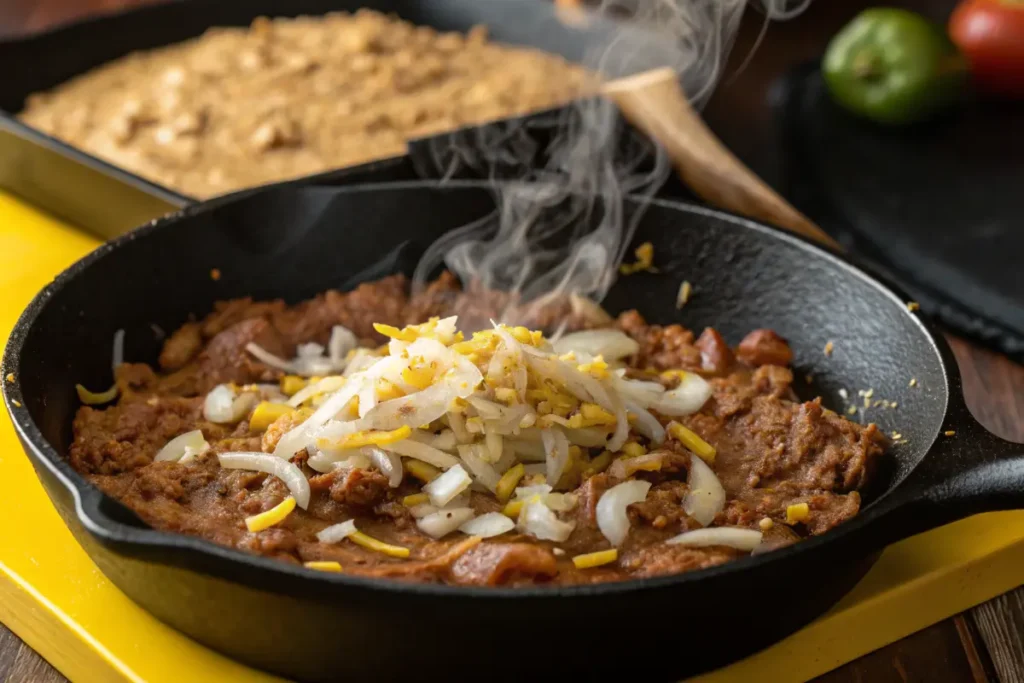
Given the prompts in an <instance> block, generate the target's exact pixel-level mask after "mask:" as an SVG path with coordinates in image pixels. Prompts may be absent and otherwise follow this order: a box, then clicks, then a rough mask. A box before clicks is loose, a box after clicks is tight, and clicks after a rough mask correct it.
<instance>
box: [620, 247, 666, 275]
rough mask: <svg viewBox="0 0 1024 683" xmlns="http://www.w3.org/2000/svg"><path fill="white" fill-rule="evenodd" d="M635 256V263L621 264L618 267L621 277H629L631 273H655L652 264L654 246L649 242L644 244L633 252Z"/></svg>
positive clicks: (655, 269) (655, 270) (656, 270)
mask: <svg viewBox="0 0 1024 683" xmlns="http://www.w3.org/2000/svg"><path fill="white" fill-rule="evenodd" d="M633 253H634V254H635V255H636V263H623V264H622V265H621V266H619V272H620V273H622V274H623V275H630V274H632V273H639V272H640V271H643V270H646V271H648V272H651V273H657V272H658V269H657V268H655V267H654V266H653V265H652V264H653V263H654V245H653V244H651V243H650V242H644V243H643V244H641V245H640V246H639V247H637V248H636V251H635V252H633Z"/></svg>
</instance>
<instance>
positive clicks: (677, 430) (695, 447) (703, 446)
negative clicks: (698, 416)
mask: <svg viewBox="0 0 1024 683" xmlns="http://www.w3.org/2000/svg"><path fill="white" fill-rule="evenodd" d="M668 433H669V435H671V436H672V438H673V439H675V440H676V441H678V442H679V443H681V444H683V445H684V446H686V447H687V448H688V449H689V450H691V451H693V452H694V453H695V454H696V455H697V457H699V458H700V459H701V460H703V461H704V462H706V463H707V464H709V465H711V464H713V463H714V462H715V454H716V453H717V451H715V447H714V446H712V445H711V444H709V443H708V442H707V441H705V440H704V439H702V438H700V437H699V436H697V434H696V433H695V432H693V431H692V430H690V429H688V428H687V427H684V426H683V425H681V424H679V423H678V422H676V421H674V420H673V421H672V422H669V423H668Z"/></svg>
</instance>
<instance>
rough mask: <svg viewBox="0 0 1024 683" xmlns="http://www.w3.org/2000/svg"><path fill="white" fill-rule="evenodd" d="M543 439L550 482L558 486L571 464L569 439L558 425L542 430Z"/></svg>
mask: <svg viewBox="0 0 1024 683" xmlns="http://www.w3.org/2000/svg"><path fill="white" fill-rule="evenodd" d="M541 440H542V441H543V443H544V451H545V454H546V456H547V478H548V482H550V483H551V485H552V486H557V485H558V481H559V480H560V479H561V478H562V474H563V473H564V472H565V468H566V466H567V465H568V464H569V440H568V439H567V438H565V434H564V433H563V432H562V430H561V429H558V428H557V427H552V428H550V429H545V430H544V431H543V432H541Z"/></svg>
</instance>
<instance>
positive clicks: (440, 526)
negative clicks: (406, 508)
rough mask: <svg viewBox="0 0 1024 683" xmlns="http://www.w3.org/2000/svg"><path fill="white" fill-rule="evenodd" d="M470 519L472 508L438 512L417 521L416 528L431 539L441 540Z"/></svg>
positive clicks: (471, 517)
mask: <svg viewBox="0 0 1024 683" xmlns="http://www.w3.org/2000/svg"><path fill="white" fill-rule="evenodd" d="M471 519H473V509H472V508H452V509H449V510H438V511H437V512H434V513H432V514H429V515H427V516H425V517H420V518H419V519H417V520H416V527H417V528H418V529H419V530H420V531H422V532H423V533H425V534H426V535H427V536H430V537H431V538H441V537H442V536H447V535H448V534H450V533H451V532H453V531H455V530H456V529H458V528H459V527H460V526H462V525H463V524H465V523H466V522H468V521H469V520H471Z"/></svg>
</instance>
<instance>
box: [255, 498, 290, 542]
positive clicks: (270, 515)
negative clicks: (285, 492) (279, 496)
mask: <svg viewBox="0 0 1024 683" xmlns="http://www.w3.org/2000/svg"><path fill="white" fill-rule="evenodd" d="M294 509H295V499H294V498H292V497H291V496H288V497H287V498H285V499H284V500H282V501H281V502H280V503H278V504H277V505H275V506H274V507H272V508H270V509H269V510H267V511H266V512H261V513H259V514H258V515H253V516H251V517H246V518H245V526H246V527H248V529H249V531H251V532H253V533H256V532H257V531H263V530H264V529H269V528H270V527H272V526H274V525H276V524H280V523H281V522H283V521H284V520H285V518H286V517H287V516H288V515H290V514H291V513H292V510H294Z"/></svg>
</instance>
